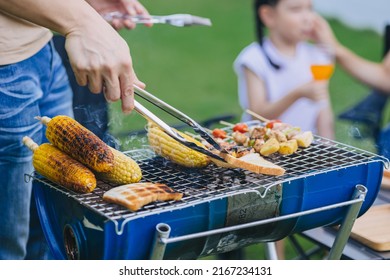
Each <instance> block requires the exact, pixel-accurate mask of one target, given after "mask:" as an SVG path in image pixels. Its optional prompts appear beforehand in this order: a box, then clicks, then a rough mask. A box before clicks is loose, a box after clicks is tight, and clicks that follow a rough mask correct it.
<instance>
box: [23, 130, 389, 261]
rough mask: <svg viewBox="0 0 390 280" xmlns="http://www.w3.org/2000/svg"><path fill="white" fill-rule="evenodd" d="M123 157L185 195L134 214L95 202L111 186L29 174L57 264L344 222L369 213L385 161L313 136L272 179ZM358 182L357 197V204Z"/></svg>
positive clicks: (167, 255) (191, 253) (197, 247)
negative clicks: (70, 184) (88, 186)
mask: <svg viewBox="0 0 390 280" xmlns="http://www.w3.org/2000/svg"><path fill="white" fill-rule="evenodd" d="M256 124H257V123H256V122H252V123H251V125H256ZM125 153H126V154H127V155H128V156H130V157H131V158H133V159H134V160H135V161H137V163H138V164H139V165H140V167H141V169H142V171H143V179H142V181H148V182H150V181H151V182H159V183H165V184H167V185H168V186H169V187H171V188H173V189H175V190H176V191H179V192H182V193H183V194H184V196H183V199H182V200H180V201H168V202H154V203H151V204H148V205H146V206H144V207H143V208H141V209H140V210H139V211H137V212H131V211H130V210H128V209H126V208H124V207H122V206H120V205H115V204H112V203H108V202H105V201H104V200H103V199H102V196H103V193H104V192H105V191H107V190H109V189H110V188H112V187H115V185H112V184H108V183H106V182H101V181H100V182H98V185H97V187H96V189H95V190H94V191H93V192H92V193H88V194H78V193H74V192H72V191H70V190H67V189H65V188H63V187H61V186H59V185H57V184H54V183H52V182H51V181H49V180H47V179H45V178H42V177H41V176H40V175H39V174H36V173H34V174H30V175H26V176H27V177H28V178H29V179H33V180H35V181H38V182H41V183H42V184H38V186H36V188H35V197H36V202H37V205H38V212H39V215H40V219H41V223H42V226H43V229H44V233H45V236H46V238H47V240H48V242H49V245H50V247H51V249H52V252H53V254H54V256H55V258H57V259H149V258H156V257H157V258H164V259H196V258H199V257H203V256H207V255H212V254H217V253H223V252H228V251H231V250H234V249H237V248H241V247H244V246H247V245H250V244H254V243H260V242H270V241H276V240H280V239H282V238H284V237H286V236H288V235H290V234H293V233H296V232H302V231H305V230H308V229H312V228H316V227H320V226H325V225H336V224H341V223H342V222H343V219H344V220H345V218H346V217H347V219H353V220H354V218H356V216H361V215H363V214H364V213H365V212H366V211H367V210H368V209H369V207H370V206H371V205H372V204H373V202H374V200H375V198H376V196H377V193H378V191H379V187H380V184H381V178H382V173H383V166H384V165H385V166H387V165H388V164H389V163H388V160H387V159H386V158H383V157H380V156H378V155H376V154H373V153H370V152H367V151H364V150H361V149H357V148H354V147H351V146H348V145H345V144H342V143H339V142H335V141H331V140H328V139H325V138H321V137H318V136H315V139H314V142H313V143H312V145H311V146H310V147H308V148H306V149H299V150H298V152H297V153H295V154H293V155H289V156H282V155H274V156H272V157H271V158H270V160H271V161H272V162H274V163H276V164H278V165H280V166H282V167H283V168H285V169H286V173H285V175H283V176H279V177H273V176H267V175H261V174H254V173H251V172H249V171H245V170H242V169H224V168H220V167H217V166H215V165H210V166H208V167H206V168H202V169H188V168H183V167H180V166H178V165H176V164H174V163H172V162H169V161H167V160H165V159H163V158H161V157H159V156H156V155H155V154H154V153H153V151H152V150H151V149H150V148H148V147H144V148H142V149H137V150H131V151H128V152H125ZM357 186H358V190H359V191H360V192H364V195H365V198H364V199H361V198H360V200H359V199H357V200H356V195H354V194H355V193H356V189H357ZM358 198H359V197H358ZM355 200H356V201H357V202H358V203H360V204H359V207H358V208H357V212H356V215H355V217H352V218H351V217H349V218H348V215H347V214H348V211H349V210H348V207H347V206H349V205H352V204H354V203H355ZM351 222H352V223H353V221H351ZM168 235H169V236H168ZM183 237H184V238H183ZM185 237H188V238H185ZM175 239H176V240H175ZM161 241H164V242H161ZM160 247H162V249H161V248H160ZM160 249H161V250H160Z"/></svg>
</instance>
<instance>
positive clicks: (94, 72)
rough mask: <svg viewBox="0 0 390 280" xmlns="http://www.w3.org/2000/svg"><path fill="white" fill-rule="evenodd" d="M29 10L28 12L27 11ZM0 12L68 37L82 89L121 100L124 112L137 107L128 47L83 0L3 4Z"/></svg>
mask: <svg viewBox="0 0 390 280" xmlns="http://www.w3.org/2000/svg"><path fill="white" fill-rule="evenodd" d="M26 7H28V8H26ZM0 9H1V10H2V11H4V12H6V13H9V14H11V15H13V16H16V17H19V18H22V19H25V20H28V21H30V22H32V23H35V24H38V25H41V26H44V27H47V28H49V29H50V30H53V31H56V32H58V33H60V34H62V35H63V36H65V37H66V45H65V47H66V50H67V53H68V56H69V60H70V63H71V65H72V68H73V71H74V73H75V76H76V79H77V82H78V83H79V84H80V85H87V84H88V86H89V88H90V90H91V91H92V92H95V93H98V92H100V91H101V89H102V88H103V90H104V93H105V96H106V98H107V100H109V101H116V100H119V99H122V110H123V111H124V112H129V111H131V110H132V109H133V107H134V99H133V95H134V94H133V84H134V83H137V84H138V85H139V86H144V85H143V83H141V82H139V81H138V79H137V78H136V75H135V73H134V70H133V65H132V60H131V56H130V51H129V47H128V46H127V43H126V42H125V41H124V40H123V39H122V38H121V37H120V35H119V34H118V33H117V32H116V31H115V30H114V29H113V28H112V27H111V26H110V25H109V24H108V23H107V22H106V21H105V20H104V19H103V18H102V17H101V16H100V15H99V13H98V12H96V11H95V10H94V9H93V8H92V7H91V6H90V5H89V4H88V3H87V2H85V1H80V0H67V1H60V0H17V1H16V0H13V1H10V0H0Z"/></svg>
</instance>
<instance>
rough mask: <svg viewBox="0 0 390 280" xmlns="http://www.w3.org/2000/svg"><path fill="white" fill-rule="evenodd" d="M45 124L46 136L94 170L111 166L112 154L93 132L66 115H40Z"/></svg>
mask: <svg viewBox="0 0 390 280" xmlns="http://www.w3.org/2000/svg"><path fill="white" fill-rule="evenodd" d="M38 119H40V121H41V122H42V123H43V124H45V125H47V130H46V137H47V139H48V140H49V141H50V142H51V143H52V144H53V145H54V146H56V147H57V148H58V149H60V150H61V151H63V152H65V153H66V154H68V155H69V156H71V157H72V158H74V159H77V160H78V161H80V162H81V163H83V164H85V165H86V166H88V167H89V168H91V169H92V170H94V171H96V172H108V171H110V170H111V169H112V168H113V163H114V154H113V153H112V151H111V150H110V149H109V146H108V145H107V144H106V143H104V142H103V141H102V140H100V138H99V137H97V136H96V135H95V134H94V133H92V132H91V131H90V130H88V129H87V128H85V127H84V126H82V125H81V124H80V123H78V122H77V121H76V120H74V119H72V118H70V117H68V116H56V117H54V118H52V119H51V118H48V117H41V118H39V117H38Z"/></svg>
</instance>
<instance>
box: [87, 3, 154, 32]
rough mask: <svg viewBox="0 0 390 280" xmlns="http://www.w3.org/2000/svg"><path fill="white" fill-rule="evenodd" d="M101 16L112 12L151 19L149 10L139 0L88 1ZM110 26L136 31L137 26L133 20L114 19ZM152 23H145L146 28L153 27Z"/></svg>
mask: <svg viewBox="0 0 390 280" xmlns="http://www.w3.org/2000/svg"><path fill="white" fill-rule="evenodd" d="M86 1H87V2H88V3H89V4H90V5H91V6H92V7H93V8H94V9H95V10H96V11H97V12H98V13H99V14H100V15H102V16H104V15H105V14H108V13H111V12H119V13H121V14H125V15H129V16H144V17H149V16H150V15H149V12H148V11H147V9H146V8H145V7H144V6H143V5H142V4H141V3H140V2H138V1H137V0H86ZM110 24H111V25H112V26H113V27H114V28H115V29H116V30H119V29H122V28H127V29H134V28H135V27H136V24H135V23H134V22H133V21H131V19H120V18H114V19H113V20H112V21H110ZM152 25H153V24H152V23H145V26H148V27H151V26H152Z"/></svg>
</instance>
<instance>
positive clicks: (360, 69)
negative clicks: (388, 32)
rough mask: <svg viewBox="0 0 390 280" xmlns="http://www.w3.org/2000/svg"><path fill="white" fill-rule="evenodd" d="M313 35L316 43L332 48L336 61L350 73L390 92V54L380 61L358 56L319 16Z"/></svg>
mask: <svg viewBox="0 0 390 280" xmlns="http://www.w3.org/2000/svg"><path fill="white" fill-rule="evenodd" d="M313 37H314V38H313V39H314V40H315V41H317V42H318V43H322V44H327V45H330V46H331V47H332V48H333V49H334V51H335V56H336V61H337V62H338V63H339V64H340V66H341V67H342V68H343V69H344V70H345V71H347V72H348V73H349V74H350V75H352V76H353V77H355V78H356V79H358V80H360V81H361V82H362V83H365V84H367V85H368V86H370V87H373V88H378V89H380V90H382V91H385V92H390V54H387V55H386V57H385V58H384V60H383V61H382V63H376V62H373V61H369V60H367V59H365V58H363V57H360V56H358V55H357V54H355V53H354V52H353V51H351V50H350V49H348V48H346V47H345V46H343V45H342V44H341V43H340V42H339V41H338V40H337V38H336V36H335V35H334V34H333V31H332V29H331V28H330V26H329V24H328V23H327V21H326V20H325V19H324V18H322V17H321V16H317V19H316V24H315V28H314V34H313Z"/></svg>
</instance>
